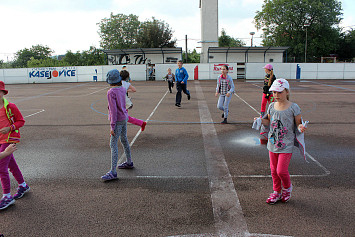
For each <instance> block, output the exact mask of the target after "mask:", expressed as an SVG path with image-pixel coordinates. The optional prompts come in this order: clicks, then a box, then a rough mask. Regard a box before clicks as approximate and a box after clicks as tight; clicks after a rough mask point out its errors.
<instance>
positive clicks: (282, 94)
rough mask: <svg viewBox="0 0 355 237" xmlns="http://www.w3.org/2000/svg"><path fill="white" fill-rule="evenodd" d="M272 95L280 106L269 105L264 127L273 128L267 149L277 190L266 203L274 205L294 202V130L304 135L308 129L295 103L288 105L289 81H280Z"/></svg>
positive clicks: (263, 122)
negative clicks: (291, 199) (292, 199)
mask: <svg viewBox="0 0 355 237" xmlns="http://www.w3.org/2000/svg"><path fill="white" fill-rule="evenodd" d="M270 91H272V92H273V96H274V98H275V99H276V101H277V102H273V103H271V104H270V105H269V108H268V111H267V117H266V118H263V119H261V121H262V124H263V125H265V126H270V131H269V133H268V143H267V148H268V150H269V158H270V169H271V176H272V182H273V190H274V192H273V193H271V194H270V196H269V198H268V199H267V200H266V203H268V204H275V203H276V202H278V201H280V200H281V201H282V202H288V201H289V200H290V198H291V192H292V184H291V179H290V174H289V172H288V166H289V164H290V161H291V157H292V152H293V149H294V141H295V138H296V134H295V129H298V130H299V131H300V132H304V131H305V130H306V128H305V126H303V125H302V116H301V109H300V108H299V107H298V105H297V104H296V103H292V102H290V101H289V96H290V85H289V83H288V81H286V80H285V79H282V78H281V79H277V80H276V81H275V82H274V83H273V84H272V86H271V87H270ZM255 119H257V118H255Z"/></svg>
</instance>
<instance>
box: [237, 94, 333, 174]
mask: <svg viewBox="0 0 355 237" xmlns="http://www.w3.org/2000/svg"><path fill="white" fill-rule="evenodd" d="M234 94H235V95H236V96H237V97H238V98H239V99H240V100H242V101H243V102H244V103H245V104H247V105H248V106H249V107H250V108H251V109H252V110H254V111H255V112H257V113H258V114H259V115H260V113H259V112H258V111H257V110H256V109H255V108H254V107H253V106H251V105H250V104H249V103H248V102H246V101H245V100H244V99H243V98H241V97H240V96H239V95H238V94H237V93H234ZM306 155H308V157H309V158H310V159H311V160H313V161H314V163H316V164H317V165H318V166H319V167H320V168H321V169H322V170H323V171H324V172H325V175H318V176H317V177H319V176H327V175H329V174H330V171H329V170H327V168H325V167H324V166H323V165H322V164H321V163H319V162H318V161H317V160H316V159H315V158H314V157H313V156H311V155H310V154H309V153H308V152H306ZM242 177H244V176H242ZM304 177H306V176H304ZM309 177H314V176H309Z"/></svg>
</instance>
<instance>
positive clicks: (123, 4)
mask: <svg viewBox="0 0 355 237" xmlns="http://www.w3.org/2000/svg"><path fill="white" fill-rule="evenodd" d="M262 3H263V0H219V32H220V31H221V30H222V28H224V29H225V30H226V32H227V34H228V35H231V36H233V37H235V38H240V39H242V40H244V41H245V42H246V44H247V45H250V35H249V32H251V31H255V32H256V34H255V36H254V44H256V45H260V42H261V39H260V38H259V37H260V34H261V33H262V32H261V31H259V32H258V31H256V29H255V27H254V24H253V18H254V16H255V12H256V11H258V10H261V6H262ZM342 7H343V9H344V10H343V12H344V15H343V18H344V20H343V22H342V24H341V26H352V27H355V17H354V12H355V1H354V0H343V1H342ZM0 10H1V13H0V21H1V36H0V59H4V61H7V59H9V60H11V59H12V58H13V54H14V53H15V52H17V51H18V50H20V49H23V48H30V47H31V46H32V45H37V44H42V45H45V46H48V47H50V48H51V49H52V50H54V51H55V53H54V55H59V54H65V53H66V51H67V50H71V51H73V52H76V51H82V50H88V49H89V47H90V46H96V47H99V46H100V45H99V41H100V37H99V35H98V33H97V31H98V26H97V23H98V22H100V20H101V19H103V18H106V17H109V16H110V13H111V12H113V13H114V14H118V13H123V14H135V15H138V16H139V20H140V21H144V20H146V19H150V18H151V17H152V16H154V17H155V18H157V19H160V20H164V21H165V22H166V23H168V24H169V25H170V27H171V28H172V29H173V30H174V37H175V38H176V39H177V40H178V41H177V44H178V46H179V47H185V41H184V38H185V35H188V38H189V40H188V47H189V49H193V48H195V47H198V46H199V44H198V43H197V42H198V41H199V40H200V38H201V35H200V9H199V0H149V1H147V0H0ZM347 29H349V28H347Z"/></svg>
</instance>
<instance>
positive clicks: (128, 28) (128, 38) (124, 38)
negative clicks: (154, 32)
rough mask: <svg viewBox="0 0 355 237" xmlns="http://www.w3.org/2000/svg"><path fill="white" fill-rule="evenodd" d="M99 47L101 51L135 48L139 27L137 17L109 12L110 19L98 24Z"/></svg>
mask: <svg viewBox="0 0 355 237" xmlns="http://www.w3.org/2000/svg"><path fill="white" fill-rule="evenodd" d="M97 24H98V25H99V32H98V33H99V35H100V37H101V40H100V47H102V48H103V49H128V48H135V47H136V46H137V34H138V30H139V26H140V21H139V20H138V16H136V15H133V14H130V15H124V14H117V15H114V14H113V13H112V12H111V15H110V18H104V19H102V20H101V21H100V22H99V23H97Z"/></svg>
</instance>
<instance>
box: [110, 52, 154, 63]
mask: <svg viewBox="0 0 355 237" xmlns="http://www.w3.org/2000/svg"><path fill="white" fill-rule="evenodd" d="M131 58H132V59H131ZM146 61H147V58H145V57H144V55H142V54H135V55H133V56H131V55H130V54H119V55H109V56H108V63H109V64H110V65H121V64H145V62H146Z"/></svg>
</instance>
